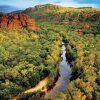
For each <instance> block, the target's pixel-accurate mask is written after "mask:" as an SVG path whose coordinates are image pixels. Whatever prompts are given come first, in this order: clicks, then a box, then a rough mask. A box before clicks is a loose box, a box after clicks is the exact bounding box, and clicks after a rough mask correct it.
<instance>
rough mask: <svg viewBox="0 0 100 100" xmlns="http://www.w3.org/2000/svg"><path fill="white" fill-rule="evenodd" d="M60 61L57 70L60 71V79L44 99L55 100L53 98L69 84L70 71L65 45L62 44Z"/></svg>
mask: <svg viewBox="0 0 100 100" xmlns="http://www.w3.org/2000/svg"><path fill="white" fill-rule="evenodd" d="M61 58H62V61H61V62H60V65H59V69H60V72H59V73H60V77H59V79H58V81H57V82H56V85H55V86H54V88H53V89H52V90H50V91H49V92H48V93H46V95H45V98H51V99H54V100H55V96H56V95H57V93H58V92H61V91H64V90H65V88H66V86H67V84H68V83H69V82H70V78H71V73H72V69H71V68H70V65H69V63H68V61H67V59H66V47H65V44H64V43H62V55H61Z"/></svg>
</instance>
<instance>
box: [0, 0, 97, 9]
mask: <svg viewBox="0 0 100 100" xmlns="http://www.w3.org/2000/svg"><path fill="white" fill-rule="evenodd" d="M87 1H88V2H87ZM96 1H97V3H98V2H99V0H96ZM96 1H95V0H0V4H3V5H12V6H15V7H19V8H22V9H23V8H28V7H33V6H35V5H38V4H47V3H51V4H57V5H62V6H66V7H88V6H89V7H90V6H92V7H97V3H96Z"/></svg>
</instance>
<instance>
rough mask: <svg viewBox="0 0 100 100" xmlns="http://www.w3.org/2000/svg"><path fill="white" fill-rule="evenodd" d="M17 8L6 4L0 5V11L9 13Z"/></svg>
mask: <svg viewBox="0 0 100 100" xmlns="http://www.w3.org/2000/svg"><path fill="white" fill-rule="evenodd" d="M16 10H18V8H16V7H13V6H8V5H0V12H4V13H10V12H13V11H16Z"/></svg>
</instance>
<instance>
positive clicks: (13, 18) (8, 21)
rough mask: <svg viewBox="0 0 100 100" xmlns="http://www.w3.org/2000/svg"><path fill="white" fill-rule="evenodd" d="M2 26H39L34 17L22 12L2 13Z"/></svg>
mask: <svg viewBox="0 0 100 100" xmlns="http://www.w3.org/2000/svg"><path fill="white" fill-rule="evenodd" d="M0 27H1V28H9V29H21V28H22V27H27V28H29V29H32V30H34V29H36V28H37V26H36V25H35V20H34V19H31V18H30V17H29V16H28V15H25V14H21V13H11V14H0Z"/></svg>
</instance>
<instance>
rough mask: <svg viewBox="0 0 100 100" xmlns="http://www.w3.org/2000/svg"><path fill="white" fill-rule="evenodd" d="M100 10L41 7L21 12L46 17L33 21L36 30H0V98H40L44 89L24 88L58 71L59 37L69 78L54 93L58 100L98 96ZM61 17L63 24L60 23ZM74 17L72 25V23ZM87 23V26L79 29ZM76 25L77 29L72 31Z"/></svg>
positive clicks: (89, 99)
mask: <svg viewBox="0 0 100 100" xmlns="http://www.w3.org/2000/svg"><path fill="white" fill-rule="evenodd" d="M53 7H54V6H53ZM45 8H46V9H45ZM41 9H42V10H41ZM33 11H34V13H32V12H33ZM99 11H100V9H94V8H79V9H74V8H66V9H65V7H58V6H55V8H52V5H51V4H48V5H45V6H43V5H40V6H36V7H35V8H29V9H26V10H25V11H24V13H27V14H29V15H30V16H31V17H36V18H37V20H38V19H39V18H40V16H41V14H42V18H43V19H45V16H46V19H45V21H44V20H43V21H40V20H39V21H37V25H38V27H39V28H38V29H37V30H34V31H32V30H29V29H28V28H27V29H26V28H24V27H23V28H22V29H21V30H12V31H11V30H1V29H0V99H1V100H8V99H11V98H12V97H14V96H16V95H18V98H17V99H18V100H31V99H34V100H38V99H40V100H44V94H45V93H42V92H41V91H37V92H36V93H23V91H25V90H27V89H28V88H31V87H34V86H36V85H37V84H38V83H39V82H40V81H41V80H42V79H43V78H45V77H46V76H48V79H49V81H48V84H47V87H49V86H50V85H51V84H52V83H53V82H54V81H55V77H56V76H57V75H58V73H59V67H58V66H59V61H60V54H61V48H60V47H61V42H62V41H64V42H65V43H66V49H67V50H66V52H67V53H66V57H67V58H68V60H69V62H70V64H71V67H72V69H73V73H72V78H71V82H70V83H69V85H68V86H67V87H66V89H65V91H64V92H61V93H59V94H58V96H57V100H99V99H100V86H99V85H100V67H99V65H100V61H99V59H100V18H99V17H100V14H99V13H98V12H99ZM70 13H71V15H70ZM78 14H79V15H78ZM87 14H89V17H86V16H87ZM91 14H92V15H91ZM66 15H67V16H68V15H69V17H67V16H66ZM85 15H86V16H85ZM90 15H91V16H90ZM37 16H38V17H37ZM54 16H56V17H55V18H54ZM84 16H85V17H86V18H85V19H84ZM98 16H99V17H98ZM57 18H58V19H59V20H58V19H57ZM47 19H48V20H47ZM55 19H56V20H55ZM65 20H67V21H68V24H64V23H63V22H65ZM47 21H48V22H47ZM73 21H75V22H76V24H75V25H74V24H71V23H72V22H73ZM80 22H81V23H80ZM86 22H88V24H89V25H90V26H89V28H86V29H83V26H84V24H85V23H86ZM79 29H80V30H81V33H78V32H75V30H79Z"/></svg>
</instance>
